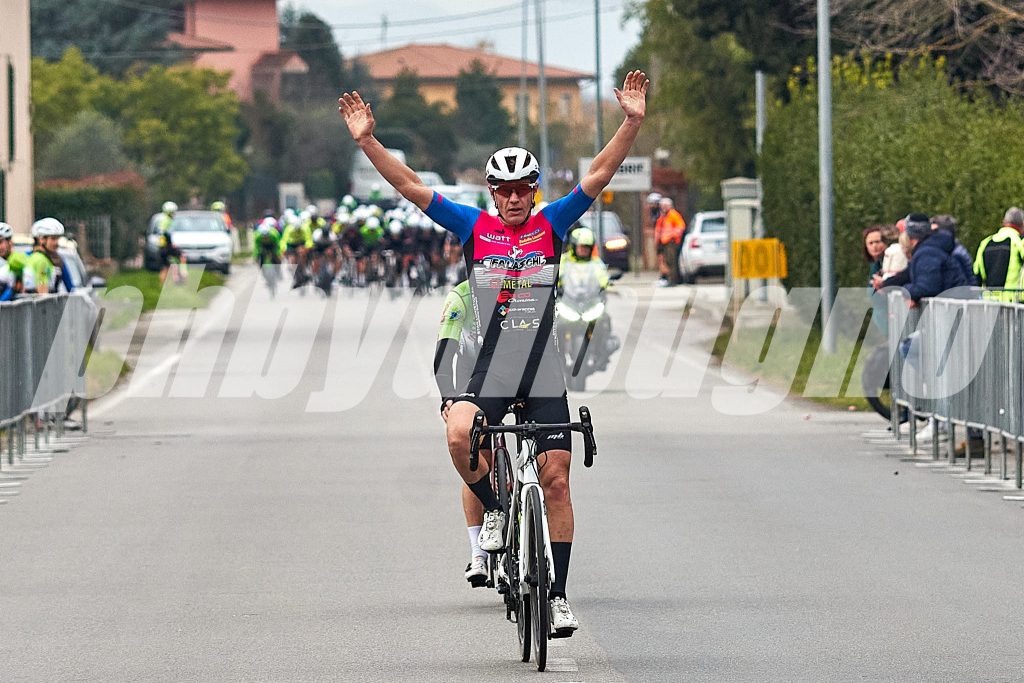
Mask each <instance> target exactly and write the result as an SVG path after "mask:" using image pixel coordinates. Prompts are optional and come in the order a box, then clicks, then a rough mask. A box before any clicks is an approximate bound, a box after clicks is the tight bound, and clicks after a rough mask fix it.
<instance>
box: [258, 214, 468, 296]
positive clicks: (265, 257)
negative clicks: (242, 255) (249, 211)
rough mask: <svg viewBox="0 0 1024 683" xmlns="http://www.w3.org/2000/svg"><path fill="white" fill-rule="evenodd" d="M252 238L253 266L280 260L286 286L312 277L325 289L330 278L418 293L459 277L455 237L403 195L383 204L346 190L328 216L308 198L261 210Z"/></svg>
mask: <svg viewBox="0 0 1024 683" xmlns="http://www.w3.org/2000/svg"><path fill="white" fill-rule="evenodd" d="M252 244H253V251H252V256H253V260H254V261H255V262H256V263H258V264H259V265H260V266H261V267H262V266H264V265H278V264H281V263H287V264H288V265H290V266H293V267H294V271H293V272H294V276H293V282H292V285H293V286H294V287H299V286H302V285H304V284H306V283H307V282H310V281H312V282H313V283H314V284H315V285H316V286H318V287H320V288H321V289H324V290H325V292H326V293H330V286H331V284H332V283H335V282H337V283H339V284H343V285H349V286H355V287H365V286H368V285H372V284H374V283H381V284H384V285H386V286H388V287H401V286H407V287H410V288H412V289H414V290H415V291H416V292H417V293H425V292H427V291H429V290H431V289H434V288H437V287H445V286H447V284H449V283H450V282H453V281H455V280H458V279H460V276H462V277H464V275H463V274H462V273H461V272H460V266H461V265H462V260H461V249H460V247H459V244H458V240H457V239H455V238H454V237H453V236H451V235H450V233H449V232H448V231H447V230H445V229H444V228H443V227H441V226H440V225H438V224H436V223H435V222H434V221H433V220H431V219H430V218H428V217H427V216H426V215H425V214H424V213H423V212H422V211H420V210H419V209H417V208H416V207H415V206H414V205H413V204H411V203H410V202H408V201H407V200H403V201H402V202H401V203H399V205H398V206H396V207H395V208H393V209H389V210H387V211H385V210H384V209H383V208H381V207H380V206H377V205H375V204H359V203H358V202H357V201H356V200H355V198H354V197H352V195H346V196H345V197H344V198H343V199H342V200H341V203H340V205H339V207H338V209H337V211H335V212H334V214H333V215H329V216H328V217H324V216H321V215H320V212H319V210H318V209H317V207H316V206H315V205H313V204H310V205H309V206H307V207H306V208H305V209H304V210H303V211H301V212H296V211H295V210H294V209H285V211H284V213H283V214H282V215H281V216H280V217H275V216H274V215H272V214H271V215H266V216H264V218H263V219H262V221H260V223H259V224H258V225H257V226H256V228H255V232H254V235H253V239H252Z"/></svg>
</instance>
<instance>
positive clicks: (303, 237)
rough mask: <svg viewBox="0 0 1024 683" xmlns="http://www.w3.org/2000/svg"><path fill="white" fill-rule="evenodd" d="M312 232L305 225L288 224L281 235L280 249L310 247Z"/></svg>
mask: <svg viewBox="0 0 1024 683" xmlns="http://www.w3.org/2000/svg"><path fill="white" fill-rule="evenodd" d="M312 246H313V234H312V233H311V232H310V231H309V228H308V227H307V226H306V225H289V226H288V227H287V228H285V229H284V234H283V235H281V249H282V250H285V249H296V248H298V247H307V248H309V247H312Z"/></svg>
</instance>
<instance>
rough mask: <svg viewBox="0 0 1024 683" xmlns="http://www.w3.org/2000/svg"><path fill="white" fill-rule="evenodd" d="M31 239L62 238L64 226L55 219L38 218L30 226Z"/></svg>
mask: <svg viewBox="0 0 1024 683" xmlns="http://www.w3.org/2000/svg"><path fill="white" fill-rule="evenodd" d="M31 232H32V236H33V237H63V236H64V224H63V223H61V222H60V221H59V220H57V219H56V218H50V217H46V218H40V219H39V220H37V221H36V222H35V223H33V224H32V231H31Z"/></svg>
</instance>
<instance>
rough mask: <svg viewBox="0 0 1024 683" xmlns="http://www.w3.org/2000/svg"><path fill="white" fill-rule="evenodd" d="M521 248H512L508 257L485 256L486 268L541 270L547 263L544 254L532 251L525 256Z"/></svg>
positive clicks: (482, 262) (483, 263)
mask: <svg viewBox="0 0 1024 683" xmlns="http://www.w3.org/2000/svg"><path fill="white" fill-rule="evenodd" d="M523 254H524V252H523V250H522V249H520V248H519V247H512V249H511V250H509V255H508V256H485V257H484V258H483V260H482V261H481V264H482V265H483V267H484V268H491V269H495V270H517V271H523V270H527V269H530V268H541V267H543V266H544V264H545V263H546V260H545V258H544V254H543V252H540V251H531V252H530V253H528V254H526V255H525V256H524V255H523Z"/></svg>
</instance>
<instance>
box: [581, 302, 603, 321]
mask: <svg viewBox="0 0 1024 683" xmlns="http://www.w3.org/2000/svg"><path fill="white" fill-rule="evenodd" d="M602 313H604V302H598V303H596V304H594V305H593V306H591V307H590V308H588V309H587V310H586V311H584V312H583V315H582V316H581V317H582V318H583V320H584V321H586V322H588V323H592V322H594V321H595V320H597V319H598V318H600V317H601V314H602Z"/></svg>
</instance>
